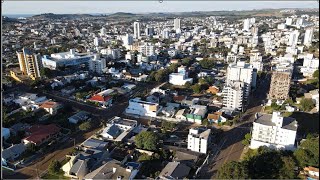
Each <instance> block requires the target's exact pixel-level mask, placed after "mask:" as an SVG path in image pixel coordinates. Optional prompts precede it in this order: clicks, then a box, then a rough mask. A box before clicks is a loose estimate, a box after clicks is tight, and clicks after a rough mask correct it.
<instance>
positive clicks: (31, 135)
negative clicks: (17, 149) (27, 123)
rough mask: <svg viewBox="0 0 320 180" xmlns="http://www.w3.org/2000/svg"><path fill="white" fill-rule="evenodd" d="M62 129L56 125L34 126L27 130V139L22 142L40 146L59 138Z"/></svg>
mask: <svg viewBox="0 0 320 180" xmlns="http://www.w3.org/2000/svg"><path fill="white" fill-rule="evenodd" d="M59 132H60V128H59V127H58V126H56V125H55V124H49V125H33V126H31V127H30V128H29V129H27V132H26V134H27V137H26V138H24V139H23V140H22V142H23V143H24V144H29V143H31V144H34V145H36V146H39V145H41V144H43V143H45V142H48V141H49V140H50V139H52V138H54V137H57V135H58V134H59Z"/></svg>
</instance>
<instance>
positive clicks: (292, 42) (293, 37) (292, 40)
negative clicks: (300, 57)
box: [287, 30, 300, 46]
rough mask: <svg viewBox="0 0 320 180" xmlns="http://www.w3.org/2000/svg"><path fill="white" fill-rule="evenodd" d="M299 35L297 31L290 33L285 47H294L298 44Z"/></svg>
mask: <svg viewBox="0 0 320 180" xmlns="http://www.w3.org/2000/svg"><path fill="white" fill-rule="evenodd" d="M299 34H300V33H299V31H298V30H295V31H292V32H290V34H289V39H288V44H287V45H288V46H296V45H297V44H298V38H299Z"/></svg>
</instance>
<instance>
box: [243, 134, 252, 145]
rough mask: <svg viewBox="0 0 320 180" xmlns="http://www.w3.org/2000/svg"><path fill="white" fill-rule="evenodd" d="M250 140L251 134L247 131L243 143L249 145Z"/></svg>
mask: <svg viewBox="0 0 320 180" xmlns="http://www.w3.org/2000/svg"><path fill="white" fill-rule="evenodd" d="M250 141H251V134H250V133H247V134H246V135H245V136H244V140H242V144H243V145H245V146H248V145H249V144H250Z"/></svg>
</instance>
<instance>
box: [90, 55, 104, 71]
mask: <svg viewBox="0 0 320 180" xmlns="http://www.w3.org/2000/svg"><path fill="white" fill-rule="evenodd" d="M106 67H107V66H106V59H101V58H100V57H99V55H94V58H93V59H91V60H90V61H89V70H90V71H91V72H94V73H98V74H102V73H104V69H105V68H106Z"/></svg>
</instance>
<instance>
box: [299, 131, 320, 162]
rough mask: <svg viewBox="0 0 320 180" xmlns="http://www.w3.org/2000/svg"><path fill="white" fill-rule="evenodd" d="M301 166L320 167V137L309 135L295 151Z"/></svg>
mask: <svg viewBox="0 0 320 180" xmlns="http://www.w3.org/2000/svg"><path fill="white" fill-rule="evenodd" d="M294 156H295V158H296V159H297V162H298V164H299V166H300V167H302V168H303V167H305V166H315V167H319V137H309V138H308V139H306V140H305V141H304V142H302V143H301V144H300V146H299V147H298V149H297V150H296V151H295V152H294Z"/></svg>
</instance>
